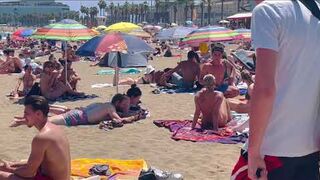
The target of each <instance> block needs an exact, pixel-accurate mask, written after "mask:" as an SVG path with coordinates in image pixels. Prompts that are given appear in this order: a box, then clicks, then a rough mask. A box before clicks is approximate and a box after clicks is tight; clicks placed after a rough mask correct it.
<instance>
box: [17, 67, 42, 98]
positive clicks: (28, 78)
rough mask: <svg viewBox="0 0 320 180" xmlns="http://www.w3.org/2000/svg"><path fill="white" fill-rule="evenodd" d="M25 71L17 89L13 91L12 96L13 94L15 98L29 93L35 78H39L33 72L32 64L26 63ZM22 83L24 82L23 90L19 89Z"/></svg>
mask: <svg viewBox="0 0 320 180" xmlns="http://www.w3.org/2000/svg"><path fill="white" fill-rule="evenodd" d="M24 71H25V74H24V75H23V77H22V78H21V79H19V81H18V85H17V87H16V88H15V90H14V91H13V92H11V96H13V97H14V98H18V97H22V96H26V95H28V93H29V92H30V90H31V88H32V86H33V84H34V82H35V80H36V79H37V77H36V76H35V75H34V74H32V67H31V66H29V65H26V66H25V67H24ZM21 83H23V90H22V91H20V90H19V88H20V86H21Z"/></svg>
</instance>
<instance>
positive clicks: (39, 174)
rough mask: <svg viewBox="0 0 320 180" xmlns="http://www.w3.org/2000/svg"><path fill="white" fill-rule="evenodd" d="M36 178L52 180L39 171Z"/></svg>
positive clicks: (35, 179) (37, 179) (36, 179)
mask: <svg viewBox="0 0 320 180" xmlns="http://www.w3.org/2000/svg"><path fill="white" fill-rule="evenodd" d="M33 179H34V180H52V179H51V178H49V177H47V176H45V175H43V174H42V173H41V172H39V171H38V172H37V174H36V176H35V177H34V178H33Z"/></svg>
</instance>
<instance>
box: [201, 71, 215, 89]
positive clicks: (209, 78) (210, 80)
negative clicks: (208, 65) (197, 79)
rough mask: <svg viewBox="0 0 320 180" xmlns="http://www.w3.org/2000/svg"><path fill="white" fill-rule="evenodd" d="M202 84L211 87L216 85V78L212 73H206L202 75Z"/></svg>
mask: <svg viewBox="0 0 320 180" xmlns="http://www.w3.org/2000/svg"><path fill="white" fill-rule="evenodd" d="M203 82H204V84H203V85H204V86H205V87H207V88H212V87H214V86H215V85H216V78H215V77H214V76H213V75H212V74H207V75H205V76H204V77H203Z"/></svg>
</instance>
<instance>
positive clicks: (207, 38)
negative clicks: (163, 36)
mask: <svg viewBox="0 0 320 180" xmlns="http://www.w3.org/2000/svg"><path fill="white" fill-rule="evenodd" d="M241 37H242V36H241V35H240V34H239V33H237V32H235V31H233V30H231V29H228V28H225V27H220V26H207V27H203V28H200V29H197V30H195V31H192V32H191V33H190V34H188V35H187V37H185V38H184V39H183V40H182V42H181V43H180V46H185V45H188V46H192V47H199V45H200V43H210V42H223V41H233V40H238V39H241Z"/></svg>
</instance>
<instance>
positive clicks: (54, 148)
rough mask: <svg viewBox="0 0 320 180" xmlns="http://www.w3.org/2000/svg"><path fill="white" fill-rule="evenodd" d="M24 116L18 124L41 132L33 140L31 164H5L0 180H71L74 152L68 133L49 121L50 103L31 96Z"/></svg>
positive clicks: (18, 120)
mask: <svg viewBox="0 0 320 180" xmlns="http://www.w3.org/2000/svg"><path fill="white" fill-rule="evenodd" d="M24 105H25V109H24V116H23V117H21V118H17V119H16V120H15V122H14V124H16V123H17V122H19V123H20V125H21V124H24V125H27V126H28V127H29V128H31V127H35V128H37V129H38V130H39V133H38V134H37V135H36V136H35V137H34V138H33V140H32V145H31V154H30V156H29V159H28V161H27V162H18V163H14V162H6V161H3V164H2V166H1V167H0V179H1V180H5V179H10V180H27V179H42V180H46V179H47V180H50V179H61V180H62V179H63V180H67V179H70V172H71V165H70V164H71V163H70V159H71V158H70V149H69V142H68V139H67V136H66V134H65V133H64V132H63V131H62V129H60V128H59V127H58V126H56V125H54V124H52V123H50V122H48V121H47V119H48V118H47V115H48V112H49V104H48V101H47V100H46V99H45V98H44V97H42V96H30V97H27V98H26V100H25V103H24Z"/></svg>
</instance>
